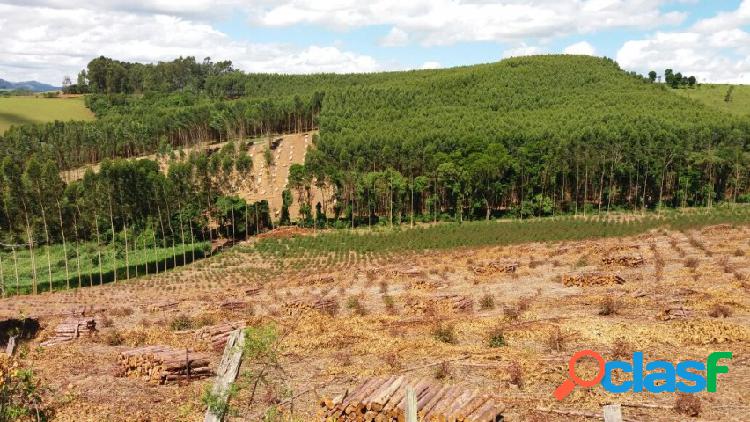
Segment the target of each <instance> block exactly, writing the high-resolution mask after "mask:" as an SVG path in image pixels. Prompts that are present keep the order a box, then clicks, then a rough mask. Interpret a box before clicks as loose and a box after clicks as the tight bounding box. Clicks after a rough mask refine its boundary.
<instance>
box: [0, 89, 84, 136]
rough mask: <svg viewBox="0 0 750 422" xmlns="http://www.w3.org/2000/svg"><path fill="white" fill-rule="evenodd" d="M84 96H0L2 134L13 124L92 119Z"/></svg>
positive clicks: (0, 127) (0, 126)
mask: <svg viewBox="0 0 750 422" xmlns="http://www.w3.org/2000/svg"><path fill="white" fill-rule="evenodd" d="M93 117H94V116H93V114H92V113H91V111H90V110H89V109H87V108H86V106H85V105H84V103H83V98H43V97H37V96H11V97H0V134H1V133H3V132H5V131H6V130H8V129H9V128H10V127H11V126H14V125H15V126H18V125H24V124H30V123H43V122H53V121H55V120H62V121H65V120H91V119H93Z"/></svg>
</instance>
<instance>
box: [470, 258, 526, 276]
mask: <svg viewBox="0 0 750 422" xmlns="http://www.w3.org/2000/svg"><path fill="white" fill-rule="evenodd" d="M516 270H518V262H503V261H490V262H487V263H483V264H478V265H474V266H472V267H471V271H473V272H474V274H476V275H492V274H497V273H502V274H513V273H515V272H516Z"/></svg>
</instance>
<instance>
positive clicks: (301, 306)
mask: <svg viewBox="0 0 750 422" xmlns="http://www.w3.org/2000/svg"><path fill="white" fill-rule="evenodd" d="M284 308H286V311H287V313H288V314H289V315H297V314H299V313H304V312H308V311H312V310H315V311H318V312H323V313H326V314H329V315H333V314H335V313H336V311H338V309H339V304H338V302H336V300H335V299H327V298H319V299H315V300H313V301H305V300H294V301H292V302H287V303H285V304H284Z"/></svg>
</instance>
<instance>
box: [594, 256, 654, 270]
mask: <svg viewBox="0 0 750 422" xmlns="http://www.w3.org/2000/svg"><path fill="white" fill-rule="evenodd" d="M602 263H604V265H619V266H622V267H640V266H641V265H643V264H645V263H646V260H645V259H643V256H641V255H631V254H618V255H613V256H605V257H604V258H602Z"/></svg>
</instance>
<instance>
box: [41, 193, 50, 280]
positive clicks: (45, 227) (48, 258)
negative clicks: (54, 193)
mask: <svg viewBox="0 0 750 422" xmlns="http://www.w3.org/2000/svg"><path fill="white" fill-rule="evenodd" d="M39 199H40V202H41V194H40V198H39ZM40 208H41V210H42V223H43V224H44V238H45V240H46V243H47V247H46V248H45V252H46V255H47V277H48V278H47V281H48V282H49V291H50V292H52V261H51V260H50V256H49V250H50V248H51V247H52V245H50V243H49V228H48V227H47V213H46V212H45V211H44V205H41V204H40Z"/></svg>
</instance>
